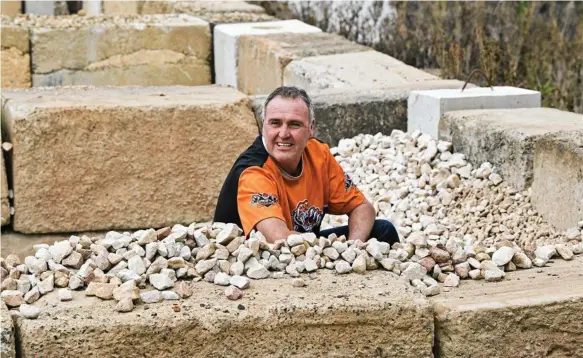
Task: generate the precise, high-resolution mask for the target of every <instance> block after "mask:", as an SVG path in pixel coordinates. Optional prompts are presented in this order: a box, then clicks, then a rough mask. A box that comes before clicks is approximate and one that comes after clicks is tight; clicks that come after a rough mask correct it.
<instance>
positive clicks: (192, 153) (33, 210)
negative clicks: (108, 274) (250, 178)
mask: <svg viewBox="0 0 583 358" xmlns="http://www.w3.org/2000/svg"><path fill="white" fill-rule="evenodd" d="M2 96H3V98H5V99H10V101H9V102H8V103H7V104H6V105H5V107H4V108H3V113H4V114H5V115H4V116H3V123H4V124H6V126H4V125H3V128H6V129H7V130H9V131H11V134H12V141H13V145H14V151H13V152H14V154H13V177H14V182H15V183H18V185H17V186H16V187H15V188H14V190H15V195H16V196H18V197H19V200H18V201H17V202H16V205H17V206H16V207H15V209H16V213H17V214H16V216H15V217H14V229H15V230H18V231H22V232H28V233H32V232H55V231H83V230H98V229H110V228H113V227H160V226H165V225H171V224H173V223H175V222H185V221H186V222H194V221H203V220H208V219H211V218H212V215H213V213H214V209H215V205H216V199H217V196H218V193H219V192H220V188H221V185H222V184H223V180H224V176H225V175H226V174H227V173H228V171H229V170H230V168H231V166H232V164H233V162H234V160H235V159H236V157H237V156H238V155H239V154H240V153H241V152H242V151H244V150H245V149H246V148H247V147H248V146H249V145H250V143H251V142H252V141H253V139H254V137H255V136H256V133H257V129H256V126H255V120H254V118H253V114H252V112H251V110H250V108H249V107H248V106H247V99H246V98H245V97H243V96H242V95H241V94H240V93H239V92H237V91H235V90H233V89H231V88H226V87H214V86H209V87H169V88H163V89H162V88H140V89H129V88H103V89H92V88H83V89H74V90H73V89H70V88H63V89H54V90H44V91H42V92H37V91H36V90H30V91H27V92H10V91H3V93H2ZM39 96H41V98H39ZM57 99H58V100H57ZM145 103H146V104H145ZM142 106H144V107H142ZM16 107H18V110H14V109H16ZM81 107H83V109H81ZM75 108H76V109H75ZM146 108H147V110H148V111H153V112H155V113H156V116H154V117H152V118H151V119H152V120H151V121H150V120H148V121H139V122H136V121H135V118H137V117H142V116H143V113H144V112H143V111H144V110H146ZM153 112H152V113H153ZM8 113H10V115H7V114H8ZM136 116H137V117H136ZM79 118H83V120H79ZM199 119H200V120H199ZM162 120H163V122H164V125H163V126H162V127H160V123H162V122H160V121H162ZM47 123H59V124H58V125H54V126H53V125H51V126H48V127H47V126H46V124H47ZM63 127H67V128H68V133H70V135H72V136H75V135H77V134H74V133H78V135H80V136H87V133H92V134H91V135H90V136H89V137H87V138H86V140H85V141H84V145H83V148H82V150H78V151H71V150H70V148H69V146H68V144H65V143H64V142H60V141H57V142H55V141H51V140H48V138H54V136H55V135H58V134H57V133H56V132H54V131H60V129H59V130H57V129H56V128H63ZM27 128H28V129H27ZM32 128H44V129H43V130H32ZM91 128H101V129H99V130H97V129H96V130H93V131H91ZM160 128H163V129H162V132H161V129H160ZM227 129H228V130H227ZM164 132H167V133H166V134H164ZM178 132H180V133H181V136H183V137H184V138H190V139H189V140H192V141H194V140H195V138H222V139H221V141H220V142H216V141H213V142H212V143H211V142H205V143H207V144H208V145H178V143H176V144H171V146H176V148H174V149H172V150H164V151H161V150H160V148H162V147H168V145H169V144H168V138H171V137H172V136H175V135H176V133H178ZM83 133H84V134H83ZM110 133H117V135H118V136H122V137H123V138H124V139H123V140H118V139H117V138H118V137H117V136H113V137H112V136H111V135H110ZM41 138H47V140H44V139H41ZM30 141H34V142H35V143H43V145H35V146H29V145H28V144H27V143H30ZM132 143H133V144H135V145H132ZM227 143H228V145H227ZM104 146H106V147H108V148H111V150H112V151H115V152H118V153H124V155H120V156H116V157H115V159H113V160H111V158H110V157H109V155H108V154H107V153H106V152H104V151H103V150H102V148H104ZM46 153H53V154H52V155H54V156H55V157H58V158H61V159H62V161H58V162H51V163H47V166H46V167H42V166H41V167H39V165H40V164H39V163H42V162H39V161H38V160H37V158H38V156H39V155H40V156H43V155H46ZM168 155H171V156H172V159H171V160H170V159H169V157H168ZM193 157H197V158H200V160H196V161H192V160H190V159H189V158H193ZM108 158H109V159H108ZM130 158H131V165H130V164H129V163H130V162H129V161H130ZM71 162H75V163H78V165H75V166H74V167H70V166H68V169H67V170H63V167H62V165H65V163H71ZM154 162H155V163H157V165H156V166H152V163H154ZM49 164H50V165H49ZM31 167H34V168H36V169H35V172H36V175H29V174H28V173H29V170H30V168H31ZM211 167H212V171H210V172H209V168H211ZM128 168H129V169H128ZM144 173H152V174H151V175H150V174H149V175H148V176H147V177H148V178H146V177H144ZM80 177H83V178H84V179H83V181H82V182H81V181H79V180H78V178H80ZM195 177H196V178H199V179H198V180H196V182H193V181H192V178H195ZM71 183H73V184H71ZM74 183H78V185H75V184H74ZM41 188H43V189H42V193H40V192H37V190H41ZM91 188H92V189H91ZM161 188H162V189H161ZM190 191H192V192H193V193H194V194H192V195H183V194H182V193H184V192H190ZM106 194H107V195H106ZM81 197H82V198H83V201H80V200H79V198H81ZM146 197H148V198H149V199H148V200H151V203H152V204H151V205H148V206H146V207H143V206H142V205H141V204H140V203H141V202H142V200H143V198H146ZM168 202H172V203H173V204H172V205H167V204H166V203H168ZM82 203H90V204H87V205H86V204H83V205H81V204H82ZM122 204H123V205H122ZM71 218H75V220H71Z"/></svg>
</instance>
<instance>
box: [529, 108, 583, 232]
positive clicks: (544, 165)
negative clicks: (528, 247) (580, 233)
mask: <svg viewBox="0 0 583 358" xmlns="http://www.w3.org/2000/svg"><path fill="white" fill-rule="evenodd" d="M533 167H534V168H533V174H534V175H533V176H534V179H533V182H532V199H531V200H532V204H533V206H534V207H535V208H536V209H537V211H538V212H539V213H541V214H542V215H543V216H544V217H545V218H546V219H547V220H548V221H549V222H551V223H552V224H553V225H554V226H555V227H557V228H560V229H568V228H571V227H576V225H577V223H578V222H579V221H581V220H583V118H581V126H580V130H578V131H571V132H560V133H556V134H553V135H548V136H544V137H542V138H540V140H538V141H537V143H536V145H535V148H534V159H533Z"/></svg>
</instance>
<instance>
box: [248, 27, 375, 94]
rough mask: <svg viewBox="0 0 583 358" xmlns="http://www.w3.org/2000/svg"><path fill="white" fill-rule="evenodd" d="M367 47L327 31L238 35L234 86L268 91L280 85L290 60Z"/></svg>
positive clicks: (257, 92)
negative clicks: (236, 72) (235, 81)
mask: <svg viewBox="0 0 583 358" xmlns="http://www.w3.org/2000/svg"><path fill="white" fill-rule="evenodd" d="M369 50H371V49H370V48H369V47H365V46H362V45H358V44H356V43H354V42H351V41H348V40H347V39H346V38H344V37H342V36H338V35H334V34H329V33H309V34H294V33H286V34H272V35H262V36H241V37H240V38H239V57H238V68H239V70H238V79H237V87H238V88H239V90H241V91H243V92H245V93H248V94H268V93H270V92H271V91H273V89H275V88H277V87H279V86H282V85H283V73H284V70H285V67H286V66H287V65H288V64H289V63H290V62H291V61H293V60H296V59H301V58H304V57H312V56H320V55H333V54H337V53H348V52H361V51H369ZM256 73H262V75H261V76H255V75H253V74H256Z"/></svg>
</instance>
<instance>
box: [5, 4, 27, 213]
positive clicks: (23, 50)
mask: <svg viewBox="0 0 583 358" xmlns="http://www.w3.org/2000/svg"><path fill="white" fill-rule="evenodd" d="M2 6H4V1H3V2H2ZM4 20H5V19H3V21H2V22H3V24H2V31H1V37H2V41H1V42H2V53H1V59H2V68H1V72H2V73H1V76H2V87H4V88H6V87H13V88H15V87H20V88H23V87H30V85H31V77H30V55H29V53H30V51H29V41H28V29H26V28H23V27H20V26H12V25H10V24H4ZM3 193H6V192H5V191H3ZM3 195H4V194H3ZM2 217H4V215H3V216H2Z"/></svg>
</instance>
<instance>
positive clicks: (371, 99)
mask: <svg viewBox="0 0 583 358" xmlns="http://www.w3.org/2000/svg"><path fill="white" fill-rule="evenodd" d="M461 84H463V82H460V81H457V80H436V81H426V82H419V83H415V84H411V85H405V86H397V87H395V88H391V89H380V88H377V89H363V90H359V91H352V90H350V89H334V88H332V89H327V90H322V91H317V92H313V93H309V95H310V97H311V99H312V102H313V103H314V115H315V118H316V132H315V136H316V137H317V138H318V139H320V140H322V141H324V142H326V143H328V144H329V145H330V146H336V145H337V144H338V141H339V140H340V139H342V138H352V137H354V136H356V135H358V134H360V133H365V134H373V135H374V134H377V133H379V132H381V133H383V134H386V135H388V134H391V132H392V131H393V129H400V130H403V131H404V130H406V128H407V98H408V96H409V93H410V92H411V91H412V90H414V89H420V88H423V89H430V88H458V87H459V86H460V85H461ZM266 97H267V95H262V96H254V101H253V107H254V110H255V118H256V119H257V122H258V126H259V128H261V125H262V123H261V110H262V108H263V102H264V101H265V98H266Z"/></svg>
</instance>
